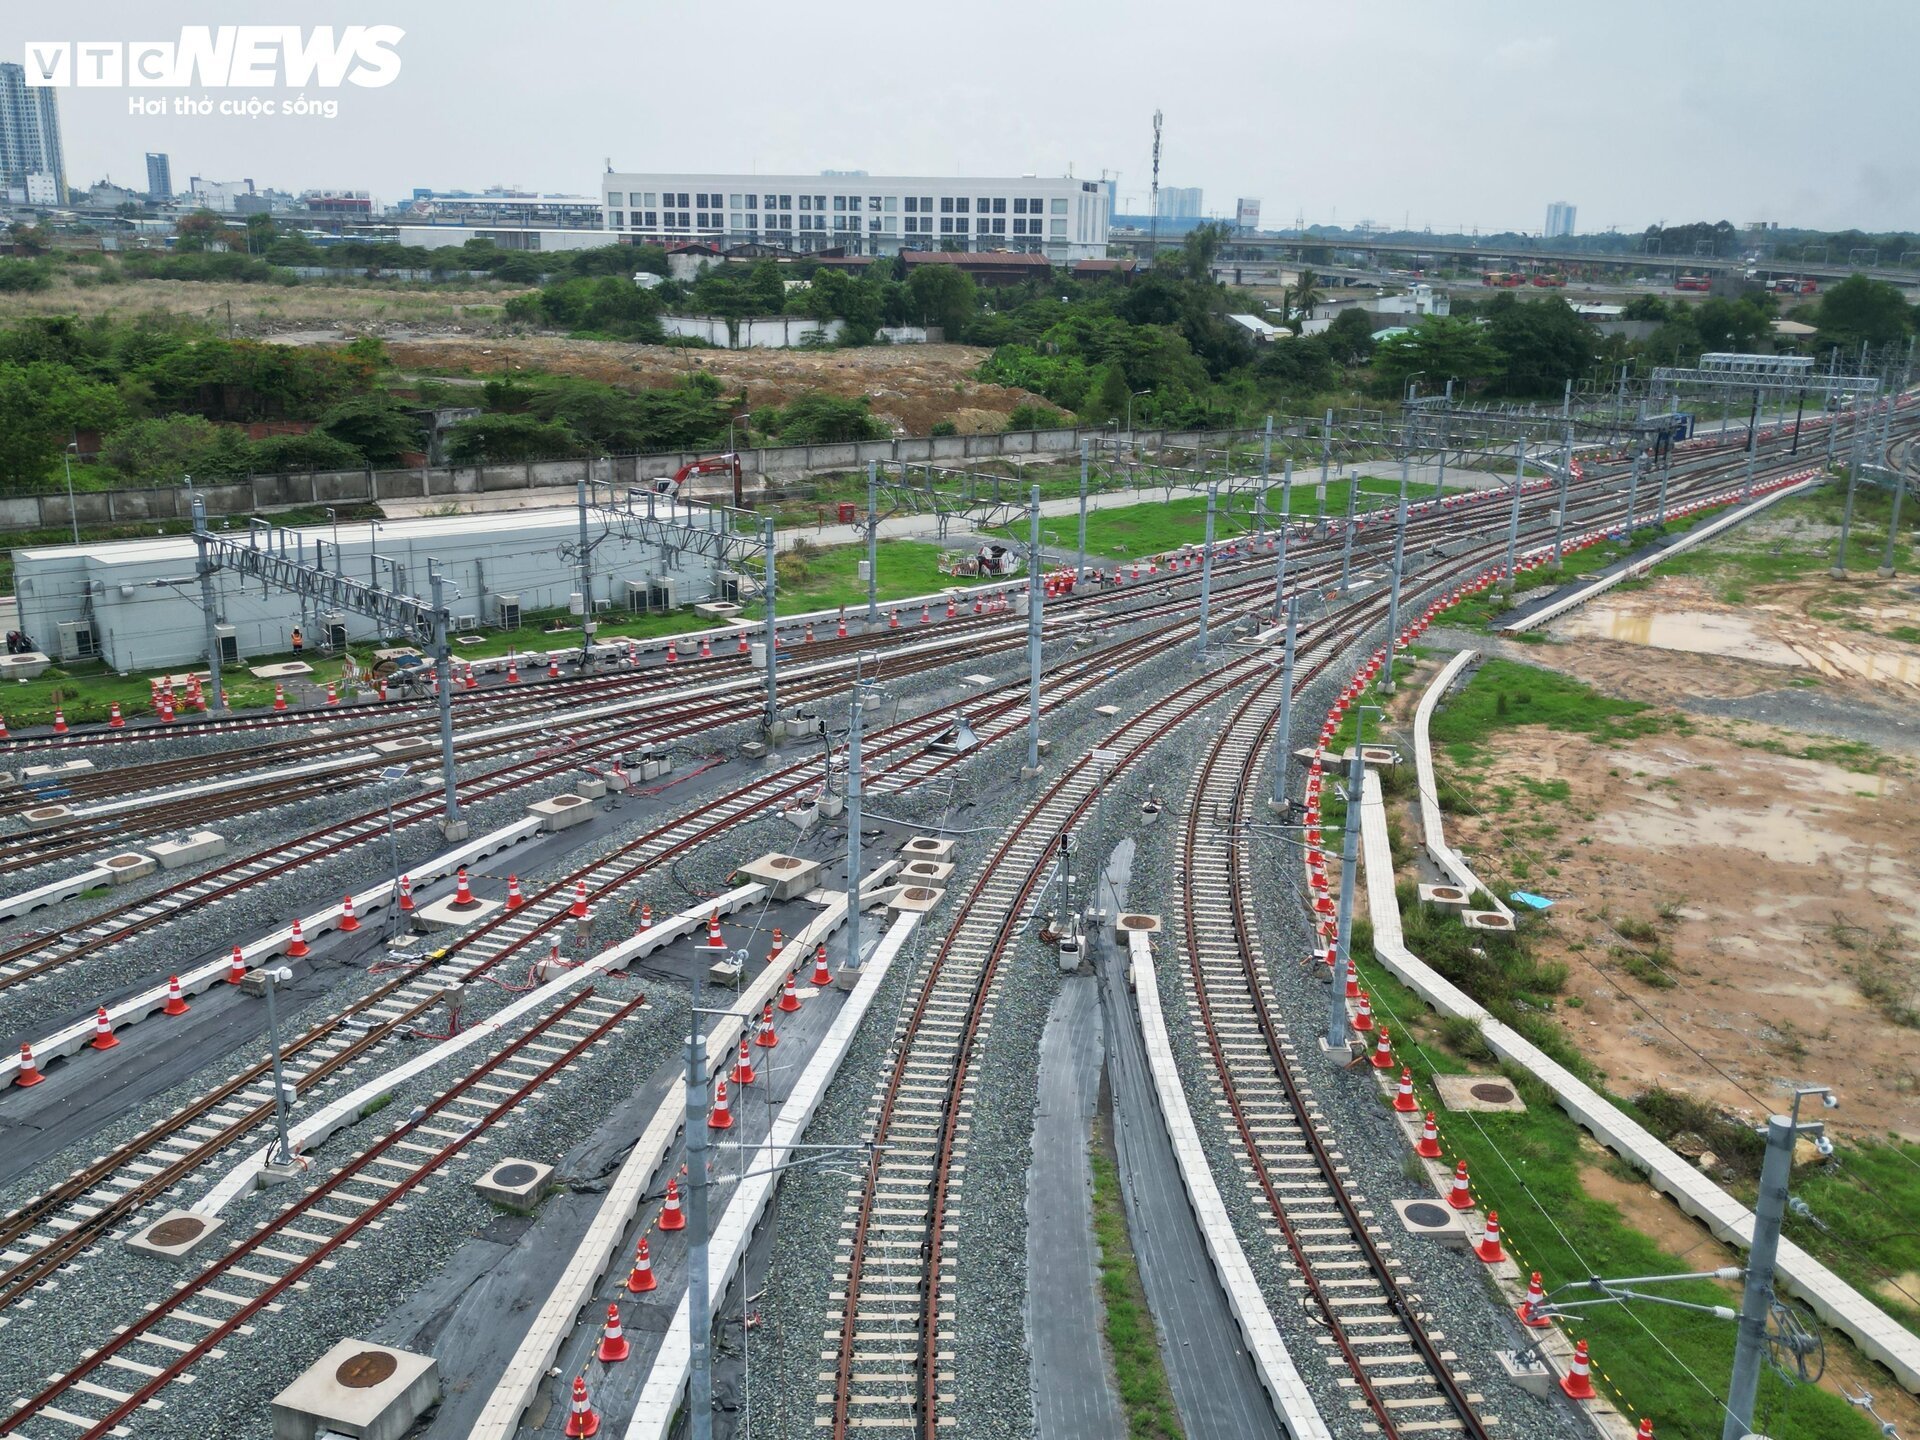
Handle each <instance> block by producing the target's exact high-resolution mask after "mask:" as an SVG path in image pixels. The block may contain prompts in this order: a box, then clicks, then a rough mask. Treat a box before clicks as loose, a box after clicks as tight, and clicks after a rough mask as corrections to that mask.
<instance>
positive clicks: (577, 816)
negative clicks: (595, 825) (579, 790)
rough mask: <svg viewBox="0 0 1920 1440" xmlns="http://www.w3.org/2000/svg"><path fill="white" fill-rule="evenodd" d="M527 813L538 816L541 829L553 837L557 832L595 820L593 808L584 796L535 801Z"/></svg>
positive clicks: (559, 796) (565, 796)
mask: <svg viewBox="0 0 1920 1440" xmlns="http://www.w3.org/2000/svg"><path fill="white" fill-rule="evenodd" d="M527 813H528V814H529V815H535V816H538V817H539V820H540V829H541V830H542V831H543V832H544V833H546V834H548V835H551V834H553V833H554V832H555V831H559V830H569V829H571V828H573V827H574V826H575V825H584V824H586V823H587V821H588V820H591V819H592V818H593V806H592V804H591V803H589V802H588V801H587V800H586V798H585V797H584V796H580V795H555V796H554V797H553V798H552V799H551V800H536V801H534V802H533V803H532V804H531V805H529V806H527Z"/></svg>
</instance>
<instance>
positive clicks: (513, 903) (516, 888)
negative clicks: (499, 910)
mask: <svg viewBox="0 0 1920 1440" xmlns="http://www.w3.org/2000/svg"><path fill="white" fill-rule="evenodd" d="M526 903H527V897H526V896H524V895H522V894H521V893H520V877H519V876H518V875H509V876H507V909H509V910H518V909H519V908H520V907H521V906H522V905H524V904H526Z"/></svg>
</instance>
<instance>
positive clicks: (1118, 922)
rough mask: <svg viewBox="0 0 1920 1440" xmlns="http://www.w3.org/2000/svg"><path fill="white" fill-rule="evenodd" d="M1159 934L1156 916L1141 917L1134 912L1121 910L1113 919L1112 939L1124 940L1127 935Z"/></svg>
mask: <svg viewBox="0 0 1920 1440" xmlns="http://www.w3.org/2000/svg"><path fill="white" fill-rule="evenodd" d="M1159 933H1160V917H1159V916H1158V915H1142V914H1140V913H1139V912H1138V911H1134V910H1122V911H1121V912H1120V913H1119V914H1118V915H1115V916H1114V917H1113V938H1114V939H1115V940H1125V939H1126V938H1127V936H1129V935H1157V934H1159Z"/></svg>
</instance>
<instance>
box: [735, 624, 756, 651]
mask: <svg viewBox="0 0 1920 1440" xmlns="http://www.w3.org/2000/svg"><path fill="white" fill-rule="evenodd" d="M752 651H753V647H752V646H751V645H749V644H747V632H746V631H745V630H742V631H741V632H740V643H739V644H738V645H736V646H735V647H734V654H736V655H747V654H751V653H752Z"/></svg>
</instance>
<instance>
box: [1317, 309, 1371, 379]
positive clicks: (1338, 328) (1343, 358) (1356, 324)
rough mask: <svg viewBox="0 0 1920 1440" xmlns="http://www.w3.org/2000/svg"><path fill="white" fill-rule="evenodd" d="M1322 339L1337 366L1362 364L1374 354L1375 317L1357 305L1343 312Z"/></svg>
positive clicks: (1334, 320)
mask: <svg viewBox="0 0 1920 1440" xmlns="http://www.w3.org/2000/svg"><path fill="white" fill-rule="evenodd" d="M1322 338H1324V339H1325V340H1326V342H1327V352H1328V354H1329V355H1331V356H1332V358H1333V361H1334V363H1335V364H1337V365H1358V364H1361V363H1363V362H1364V361H1365V360H1366V359H1367V358H1368V357H1369V356H1370V355H1372V354H1373V316H1372V315H1371V314H1369V313H1368V312H1367V311H1365V310H1362V309H1361V308H1360V307H1359V306H1357V305H1356V306H1354V307H1353V308H1352V309H1351V310H1342V311H1341V312H1340V313H1339V314H1338V315H1336V316H1334V317H1333V323H1332V324H1331V325H1329V326H1328V327H1327V329H1326V333H1325V335H1324V336H1323V337H1322Z"/></svg>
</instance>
